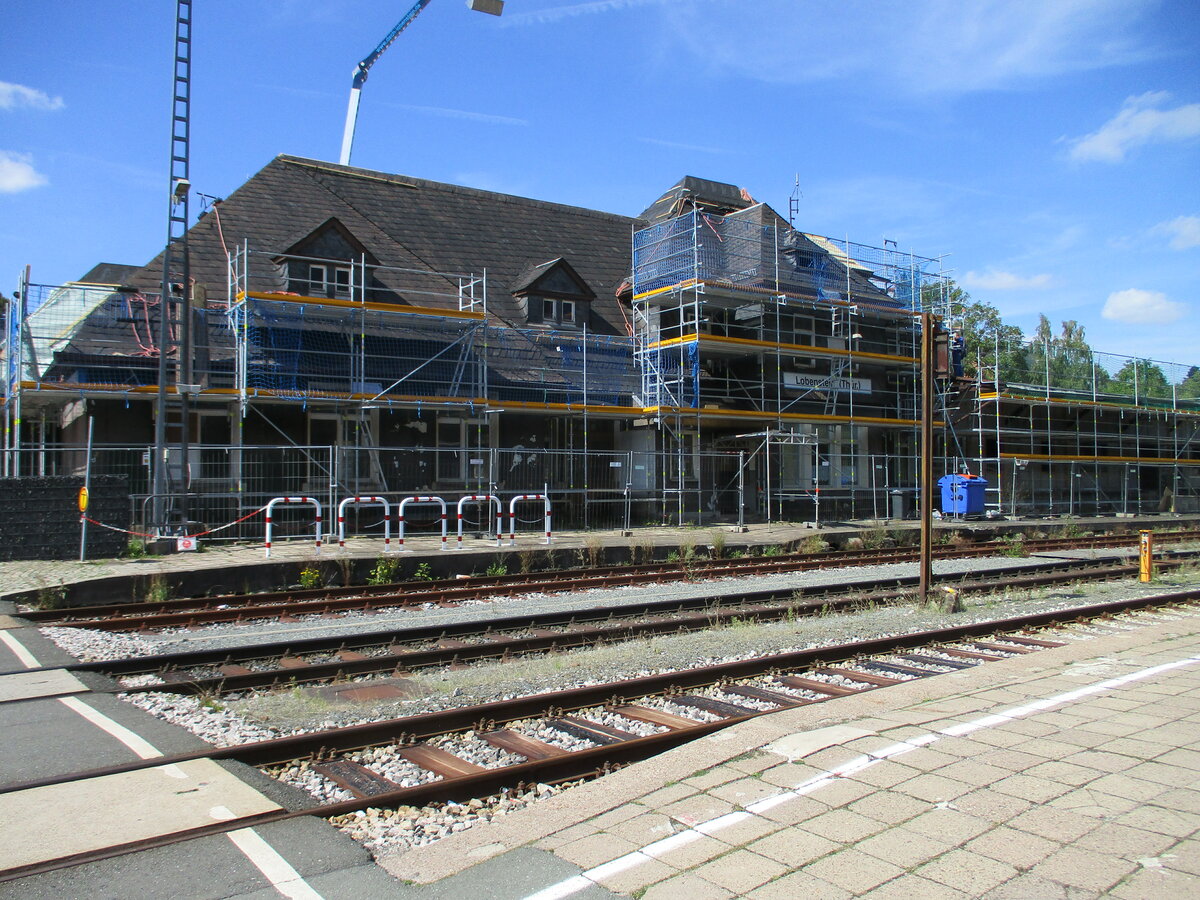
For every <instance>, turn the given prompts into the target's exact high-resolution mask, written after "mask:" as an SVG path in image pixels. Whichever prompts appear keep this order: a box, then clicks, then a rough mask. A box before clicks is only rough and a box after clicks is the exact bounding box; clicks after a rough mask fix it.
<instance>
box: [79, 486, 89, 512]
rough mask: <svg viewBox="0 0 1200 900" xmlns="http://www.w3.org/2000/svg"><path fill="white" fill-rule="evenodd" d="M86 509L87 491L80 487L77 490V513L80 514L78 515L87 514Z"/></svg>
mask: <svg viewBox="0 0 1200 900" xmlns="http://www.w3.org/2000/svg"><path fill="white" fill-rule="evenodd" d="M87 508H88V489H87V488H86V487H81V488H80V489H79V512H80V514H83V513H85V512H87Z"/></svg>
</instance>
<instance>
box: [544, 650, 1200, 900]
mask: <svg viewBox="0 0 1200 900" xmlns="http://www.w3.org/2000/svg"><path fill="white" fill-rule="evenodd" d="M1196 663H1200V656H1189V657H1187V658H1186V659H1181V660H1177V661H1175V662H1171V663H1164V664H1162V665H1159V666H1152V667H1151V668H1148V669H1140V670H1138V671H1137V672H1131V673H1129V674H1128V675H1122V676H1121V677H1119V678H1111V679H1109V680H1108V681H1101V682H1098V683H1096V684H1092V685H1088V686H1087V687H1083V688H1079V689H1078V690H1074V691H1068V692H1067V693H1065V694H1056V695H1054V696H1053V697H1046V698H1045V699H1042V700H1034V701H1031V702H1029V703H1027V704H1024V705H1022V706H1014V707H1012V708H1011V709H1006V710H1002V711H1000V712H998V713H991V714H990V715H986V716H981V717H979V718H978V719H973V720H971V721H969V722H962V723H959V724H955V725H950V726H947V727H946V728H944V729H941V730H940V731H934V732H929V733H927V734H922V735H917V736H916V737H911V738H905V740H903V741H901V742H900V743H898V744H892V745H890V746H888V747H884V748H883V749H881V750H873V751H872V752H870V753H868V754H866V755H865V756H859V757H855V758H854V759H852V760H850V761H849V762H846V763H843V764H842V765H840V766H837V767H836V768H833V769H828V770H826V771H825V772H822V773H821V774H819V775H815V776H813V777H812V778H809V779H808V780H806V781H804V782H802V783H801V784H800V785H798V786H797V787H796V788H795V789H794V790H790V791H781V792H780V793H778V794H773V795H772V796H770V797H763V798H762V799H761V800H755V801H754V802H753V803H748V804H746V806H745V810H746V812H744V813H743V812H732V813H726V814H725V815H723V816H718V817H716V818H714V819H710V820H708V821H707V822H701V823H699V824H697V825H695V826H693V827H692V828H690V829H688V830H687V831H681V832H678V833H677V834H674V835H672V836H671V837H669V838H666V839H664V840H660V841H656V842H654V843H652V844H648V845H647V846H645V847H643V848H642V849H641V850H634V851H632V852H630V853H626V854H625V855H624V856H619V857H617V858H616V859H614V860H612V861H611V862H606V863H603V864H602V865H599V866H596V867H594V868H591V869H588V870H587V871H586V872H581V873H580V874H578V875H574V876H572V877H571V878H567V879H564V880H563V881H560V882H558V883H557V884H552V885H550V886H549V887H547V888H543V889H542V890H540V891H538V892H537V893H535V894H529V895H527V896H526V897H524V898H523V900H562V898H564V897H570V896H571V895H572V894H578V893H579V892H580V891H583V890H586V889H587V888H589V887H591V886H592V885H594V884H597V883H599V882H600V881H601V880H603V879H604V878H608V877H610V876H612V875H616V874H619V873H621V872H626V871H628V870H629V869H632V868H634V867H636V866H639V865H641V864H642V863H644V862H646V861H647V860H650V859H653V858H654V857H653V856H652V855H650V854H651V851H652V850H653V851H655V852H658V853H665V852H667V851H668V850H670V849H673V847H674V846H682V845H683V844H685V843H690V842H691V840H693V839H691V838H685V836H687V835H690V834H693V833H694V834H697V835H701V834H704V835H710V836H715V834H716V833H717V832H719V831H721V830H722V829H723V828H726V827H728V826H730V825H736V824H737V823H738V822H742V821H744V820H745V819H747V818H749V817H750V815H749V814H758V813H762V812H766V811H767V810H769V809H773V808H775V807H776V806H779V805H781V804H783V803H786V802H788V801H789V800H794V799H795V798H796V797H800V796H803V795H804V794H810V793H812V792H814V791H816V790H818V789H820V788H822V787H824V786H825V785H827V784H833V783H834V782H835V781H837V780H838V779H839V778H845V777H846V776H847V775H849V774H853V773H855V772H861V771H862V770H863V769H867V768H870V767H871V766H873V765H876V764H877V763H881V762H884V761H885V760H888V759H891V758H892V757H894V756H899V755H900V754H902V753H909V752H911V751H913V750H917V749H919V748H921V747H924V746H927V745H929V744H932V743H935V742H936V741H940V740H942V739H943V738H946V737H957V736H960V735H966V734H970V733H971V732H974V731H980V730H982V729H985V728H993V727H995V726H996V725H1003V724H1005V723H1006V722H1011V721H1012V720H1013V719H1016V718H1020V717H1022V716H1027V715H1030V714H1032V713H1035V712H1040V711H1041V710H1045V709H1052V708H1053V707H1056V706H1063V705H1065V704H1067V703H1074V702H1075V701H1076V700H1081V699H1083V698H1084V697H1090V696H1092V695H1094V694H1100V693H1104V692H1105V691H1111V690H1113V689H1115V688H1118V687H1123V686H1124V685H1126V684H1131V683H1132V682H1135V681H1144V680H1145V679H1147V678H1152V677H1153V676H1155V675H1158V674H1160V673H1162V672H1169V671H1171V670H1173V669H1180V668H1183V667H1184V666H1192V665H1195V664H1196ZM672 842H677V843H674V844H673V843H672Z"/></svg>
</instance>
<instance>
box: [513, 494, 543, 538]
mask: <svg viewBox="0 0 1200 900" xmlns="http://www.w3.org/2000/svg"><path fill="white" fill-rule="evenodd" d="M527 500H541V501H542V504H543V509H544V510H545V517H546V543H547V544H549V543H550V498H549V497H547V496H546V495H545V494H518V495H517V496H515V497H513V498H512V500H511V501H509V504H508V542H509V544H515V543H516V542H517V504H518V503H522V502H524V501H527Z"/></svg>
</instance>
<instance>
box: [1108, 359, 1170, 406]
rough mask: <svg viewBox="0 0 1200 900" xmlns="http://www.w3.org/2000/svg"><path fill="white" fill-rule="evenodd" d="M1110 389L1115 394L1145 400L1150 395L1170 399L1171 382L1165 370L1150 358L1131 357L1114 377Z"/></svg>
mask: <svg viewBox="0 0 1200 900" xmlns="http://www.w3.org/2000/svg"><path fill="white" fill-rule="evenodd" d="M1108 390H1109V392H1110V393H1113V394H1120V395H1122V396H1124V397H1133V398H1134V399H1135V400H1143V399H1145V398H1148V397H1157V398H1159V399H1167V400H1169V399H1170V398H1171V395H1172V390H1171V382H1169V381H1168V380H1167V376H1166V375H1165V374H1164V373H1163V370H1162V369H1160V368H1159V367H1158V366H1156V365H1155V364H1154V363H1152V362H1150V360H1148V359H1131V360H1129V361H1128V362H1127V363H1125V365H1123V366H1122V367H1121V368H1120V370H1119V371H1118V372H1117V374H1116V375H1114V376H1113V377H1112V380H1111V382H1110V383H1109V387H1108Z"/></svg>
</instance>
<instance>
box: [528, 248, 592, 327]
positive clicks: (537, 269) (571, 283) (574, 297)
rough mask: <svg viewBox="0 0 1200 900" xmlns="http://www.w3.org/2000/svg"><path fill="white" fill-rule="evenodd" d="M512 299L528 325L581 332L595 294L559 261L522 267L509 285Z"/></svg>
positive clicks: (567, 265) (571, 269) (574, 272)
mask: <svg viewBox="0 0 1200 900" xmlns="http://www.w3.org/2000/svg"><path fill="white" fill-rule="evenodd" d="M512 294H513V298H514V299H515V300H516V301H517V304H518V306H519V307H520V308H521V310H522V312H524V313H525V317H526V319H527V321H528V322H529V324H530V325H541V326H543V327H545V328H580V327H583V326H584V325H586V324H587V323H588V318H589V315H590V313H589V308H590V305H591V303H592V301H594V300H595V299H596V293H595V291H593V290H592V289H591V288H590V287H588V285H587V283H586V282H585V281H584V280H583V279H582V278H580V277H579V273H577V272H576V271H575V269H574V268H572V267H571V264H570V263H568V262H567V261H566V260H565V259H562V258H561V257H560V258H558V259H552V260H549V261H548V262H542V263H535V264H531V265H528V266H526V267H525V270H524V271H523V272H522V273H521V274H520V275H518V276H517V278H516V280H515V281H514V282H513V284H512Z"/></svg>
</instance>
